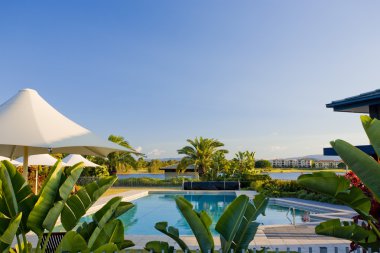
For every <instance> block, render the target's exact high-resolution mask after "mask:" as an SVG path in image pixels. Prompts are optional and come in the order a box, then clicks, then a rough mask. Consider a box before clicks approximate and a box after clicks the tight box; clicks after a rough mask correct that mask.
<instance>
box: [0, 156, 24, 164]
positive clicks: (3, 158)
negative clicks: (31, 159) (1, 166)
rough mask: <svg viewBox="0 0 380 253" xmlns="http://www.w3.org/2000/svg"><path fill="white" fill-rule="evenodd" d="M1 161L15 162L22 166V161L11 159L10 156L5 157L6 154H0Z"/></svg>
mask: <svg viewBox="0 0 380 253" xmlns="http://www.w3.org/2000/svg"><path fill="white" fill-rule="evenodd" d="M0 161H9V162H11V164H13V165H14V166H21V165H22V163H20V162H18V161H16V160H11V159H10V158H8V157H5V156H0Z"/></svg>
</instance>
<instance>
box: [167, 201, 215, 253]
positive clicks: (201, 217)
mask: <svg viewBox="0 0 380 253" xmlns="http://www.w3.org/2000/svg"><path fill="white" fill-rule="evenodd" d="M175 202H176V204H177V207H178V209H179V210H180V212H181V213H182V215H183V217H184V218H185V219H186V221H187V223H188V224H189V226H190V228H191V230H192V231H193V233H194V236H195V238H196V239H197V241H198V244H199V247H200V248H201V251H202V252H203V253H205V252H208V251H209V250H211V252H212V251H213V250H214V239H213V238H212V234H211V231H210V225H211V223H212V220H211V218H210V216H208V214H207V213H206V211H204V210H203V211H201V212H197V211H195V210H194V209H193V205H192V204H191V203H190V202H189V201H187V200H186V199H185V198H184V197H182V196H178V197H176V199H175Z"/></svg>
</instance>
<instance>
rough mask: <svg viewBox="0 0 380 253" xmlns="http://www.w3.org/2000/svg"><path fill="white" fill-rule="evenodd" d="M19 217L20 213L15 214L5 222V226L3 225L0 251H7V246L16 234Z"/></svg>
mask: <svg viewBox="0 0 380 253" xmlns="http://www.w3.org/2000/svg"><path fill="white" fill-rule="evenodd" d="M21 217H22V213H19V214H17V215H16V216H15V217H14V218H12V219H11V220H10V221H9V223H8V224H6V227H3V229H4V232H3V233H2V234H1V235H0V252H4V253H6V252H8V250H9V247H10V246H11V245H12V242H13V239H14V237H15V236H16V233H17V230H18V227H19V224H20V222H21Z"/></svg>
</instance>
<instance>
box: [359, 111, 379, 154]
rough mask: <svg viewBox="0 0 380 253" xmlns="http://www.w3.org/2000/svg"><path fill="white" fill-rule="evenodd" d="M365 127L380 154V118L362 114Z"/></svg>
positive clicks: (373, 145)
mask: <svg viewBox="0 0 380 253" xmlns="http://www.w3.org/2000/svg"><path fill="white" fill-rule="evenodd" d="M360 119H361V121H362V125H363V128H364V130H365V132H366V134H367V136H368V139H369V141H370V142H371V145H372V147H373V149H374V150H375V152H376V154H377V155H378V156H379V155H380V133H379V131H380V120H378V119H372V118H371V117H369V116H368V115H362V116H360Z"/></svg>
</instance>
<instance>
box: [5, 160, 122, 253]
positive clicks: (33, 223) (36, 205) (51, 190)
mask: <svg viewBox="0 0 380 253" xmlns="http://www.w3.org/2000/svg"><path fill="white" fill-rule="evenodd" d="M82 166H83V164H82V163H79V164H76V165H75V166H72V167H66V168H65V169H63V168H62V167H61V161H60V160H58V161H57V163H56V164H55V165H54V166H53V167H52V168H51V171H50V173H49V174H48V176H47V178H46V181H45V183H44V184H43V186H42V188H41V191H40V194H39V195H37V196H36V195H35V194H34V193H33V192H32V191H31V188H30V186H29V185H28V183H27V182H26V181H25V180H24V179H23V177H22V175H21V174H20V173H19V172H17V170H16V168H15V167H14V166H13V165H12V164H10V163H9V162H6V161H4V162H1V163H0V250H2V249H5V250H6V249H7V247H8V246H6V245H7V244H8V243H9V242H12V241H13V239H14V237H15V235H16V233H17V234H18V235H22V240H23V241H20V240H18V245H17V246H16V248H17V249H18V250H19V252H30V250H31V244H30V243H29V242H28V241H27V240H26V236H25V235H26V233H27V232H28V231H29V230H32V231H33V232H34V233H36V234H37V237H38V243H37V245H36V247H35V248H36V249H37V251H38V252H44V251H45V250H46V245H47V242H48V240H49V237H50V235H51V232H52V230H53V228H54V226H55V224H56V221H57V219H58V217H59V216H61V221H62V224H63V225H64V227H65V228H66V229H67V230H70V229H72V228H73V227H74V226H75V225H76V224H77V221H78V220H79V219H80V218H81V217H82V215H84V214H85V211H86V210H88V208H90V206H91V205H92V204H93V203H94V202H95V201H96V200H97V199H98V198H99V197H100V196H101V195H102V194H103V193H104V192H105V191H106V190H107V189H108V188H109V187H110V186H112V184H113V183H114V182H115V180H116V177H108V178H102V179H100V180H99V181H96V182H93V183H91V184H89V185H87V186H86V187H83V188H82V189H81V190H80V191H79V192H78V193H76V194H73V193H72V190H73V188H74V185H75V183H76V182H77V180H78V178H79V176H80V174H81V172H82ZM128 209H129V207H128V206H127V205H126V204H125V203H120V204H119V205H118V207H115V209H114V212H113V214H112V218H114V217H116V216H118V215H120V214H121V213H123V212H125V211H126V210H128ZM65 210H66V213H65ZM69 214H71V215H69ZM70 226H71V227H70ZM119 226H120V225H119ZM46 230H47V231H48V236H47V238H46V240H45V243H44V245H43V247H42V249H41V247H40V246H41V245H40V244H41V239H42V234H43V233H44V232H45V231H46ZM110 231H111V232H112V233H113V230H112V229H110V226H109V227H108V230H107V229H106V230H105V233H106V232H110ZM113 234H114V233H113ZM123 245H124V246H125V245H126V243H125V242H123Z"/></svg>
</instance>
